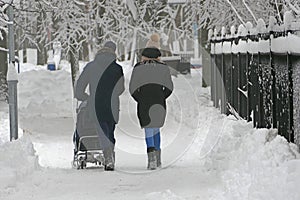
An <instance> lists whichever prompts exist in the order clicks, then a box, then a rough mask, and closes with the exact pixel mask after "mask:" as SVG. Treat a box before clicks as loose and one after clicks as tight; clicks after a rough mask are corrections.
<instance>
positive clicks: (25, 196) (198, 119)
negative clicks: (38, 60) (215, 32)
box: [0, 72, 300, 200]
mask: <svg viewBox="0 0 300 200" xmlns="http://www.w3.org/2000/svg"><path fill="white" fill-rule="evenodd" d="M54 75H55V74H54ZM66 75H68V74H64V73H63V72H61V73H60V74H59V76H61V77H60V78H61V80H65V79H66V77H65V76H66ZM24 76H31V79H32V77H37V78H36V80H34V81H36V83H37V82H40V81H41V80H47V82H49V81H51V80H52V79H54V78H53V77H52V76H53V74H52V73H49V72H30V73H29V74H25V75H24ZM38 77H39V78H38ZM55 77H57V76H55ZM25 78H26V79H25ZM25 78H24V79H23V80H21V81H20V82H21V83H22V81H23V82H24V81H25V82H24V83H23V85H21V87H20V88H21V96H22V97H23V99H24V101H23V103H22V106H23V107H21V111H22V112H20V126H21V127H22V128H23V129H24V130H25V135H26V136H27V135H29V137H30V139H31V141H32V142H33V144H34V148H35V150H36V155H38V157H39V164H40V165H41V167H40V168H39V169H37V170H36V169H35V167H34V156H33V153H30V152H31V148H30V144H31V143H30V141H27V140H26V137H24V138H25V139H24V140H22V139H20V140H18V141H19V142H20V143H18V142H14V143H11V144H10V143H4V145H3V146H1V149H0V152H2V154H0V168H1V170H0V177H1V178H2V177H4V178H5V180H4V181H3V179H2V180H1V179H0V199H1V200H2V199H3V200H17V199H22V200H40V199H44V200H70V199H78V200H86V199H89V200H94V199H95V200H96V199H108V200H109V199H111V200H115V199H122V200H123V199H124V200H132V199H133V200H134V199H146V200H154V199H155V200H157V199H161V200H195V199H201V200H206V199H210V200H241V199H259V200H264V199H274V200H281V199H288V200H298V199H299V198H300V192H298V190H297V187H298V185H299V183H300V182H299V180H300V161H299V159H297V158H299V153H298V152H297V151H296V147H295V145H293V144H288V143H287V142H286V140H284V139H283V138H282V137H280V136H277V137H276V134H274V133H275V132H274V131H272V130H266V129H261V130H255V129H253V128H252V124H251V123H247V122H245V121H236V120H235V119H234V117H232V116H229V117H226V116H224V115H221V114H220V112H219V111H218V110H217V109H215V108H213V107H212V105H211V102H210V96H209V92H208V91H209V90H208V89H203V88H201V87H200V85H201V83H200V82H201V76H200V74H197V73H193V74H192V77H184V76H179V77H177V78H174V83H175V91H174V93H173V94H172V96H171V97H170V99H169V100H168V102H167V104H168V115H167V120H166V124H165V126H164V127H163V129H162V161H163V169H161V170H156V171H147V170H145V168H146V152H145V151H146V150H145V148H146V147H145V142H144V137H143V131H142V130H141V129H140V127H139V125H138V121H137V117H136V113H135V112H136V110H135V102H134V101H133V100H132V98H131V97H130V96H129V94H128V92H125V93H124V94H123V95H122V97H121V113H120V123H119V124H118V126H117V129H116V139H117V143H116V170H115V171H113V172H106V171H104V170H103V168H99V167H98V168H95V167H92V166H90V168H88V169H86V170H75V169H72V168H71V160H72V154H73V153H72V152H73V144H72V134H73V130H74V128H73V118H72V117H71V114H70V112H68V109H67V106H68V105H69V104H70V101H69V100H68V99H67V97H66V94H67V93H66V91H68V90H67V87H66V86H65V87H66V88H65V89H61V88H59V86H54V87H52V88H47V89H49V90H50V89H51V90H53V91H50V95H48V96H47V93H45V94H40V93H41V92H42V91H43V89H41V91H39V90H38V89H37V88H35V90H32V89H31V87H34V84H33V83H32V82H34V81H30V82H29V83H27V82H26V80H30V79H29V77H25ZM38 79H41V80H38ZM59 80H60V79H59ZM59 80H55V81H54V82H53V83H52V84H54V83H56V82H58V83H57V84H58V85H61V84H62V82H60V81H59ZM127 81H128V80H127ZM30 84H32V85H31V86H30ZM126 85H128V83H126ZM44 86H45V87H49V86H48V84H45V85H44ZM57 88H59V89H60V90H57ZM32 93H34V94H40V95H41V96H42V95H44V96H46V97H43V98H41V97H39V98H41V99H37V100H36V101H32V99H30V97H31V96H32ZM53 94H55V95H56V96H53ZM26 98H27V99H26ZM51 98H52V99H51ZM53 99H54V100H53ZM57 100H58V101H59V100H61V101H60V103H59V104H55V102H56V101H57ZM53 105H54V107H51V106H53ZM3 107H4V108H3ZM51 111H53V112H52V113H51ZM67 112H68V113H69V114H68V115H66V116H65V113H67ZM3 113H4V115H6V114H7V109H6V108H5V106H2V105H0V118H1V119H3V118H2V114H3ZM5 113H6V114H5ZM47 113H48V115H47ZM57 113H58V114H57ZM55 114H56V115H57V116H56V115H55ZM4 119H5V117H4ZM5 121H6V122H7V119H5ZM1 128H2V129H3V126H2V125H1ZM5 128H6V127H5V126H4V129H5ZM0 136H1V137H0V139H1V138H3V135H1V134H0ZM0 142H1V140H0ZM22 142H23V143H25V147H23V146H24V145H23V143H22ZM26 145H27V146H26ZM28 146H29V147H28ZM5 149H8V151H12V153H13V154H12V155H13V156H10V155H9V154H7V155H6V152H7V151H6V150H5ZM24 149H25V151H26V152H24V156H23V155H20V153H19V152H20V151H23V150H24ZM1 150H2V151H1ZM27 151H28V152H27ZM22 156H23V157H24V160H23V158H21V157H22ZM13 159H18V160H13ZM2 160H4V161H5V162H6V163H5V164H6V165H7V166H4V165H2V166H1V164H4V163H3V162H1V161H2ZM15 161H16V163H14V162H15ZM22 162H24V163H25V165H26V164H29V165H30V166H29V167H28V166H22ZM31 165H32V166H31ZM19 167H20V169H19ZM2 168H3V169H4V170H2ZM6 172H7V173H9V174H7V175H6V174H5V173H6ZM6 181H9V183H6Z"/></svg>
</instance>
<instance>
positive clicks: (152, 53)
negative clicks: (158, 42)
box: [142, 47, 161, 58]
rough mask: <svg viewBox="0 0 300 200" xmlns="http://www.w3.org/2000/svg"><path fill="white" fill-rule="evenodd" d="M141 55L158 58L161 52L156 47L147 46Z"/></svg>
mask: <svg viewBox="0 0 300 200" xmlns="http://www.w3.org/2000/svg"><path fill="white" fill-rule="evenodd" d="M142 56H144V57H147V58H158V57H161V52H160V50H159V49H158V48H155V47H147V48H145V49H144V50H143V51H142Z"/></svg>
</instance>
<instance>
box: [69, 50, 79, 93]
mask: <svg viewBox="0 0 300 200" xmlns="http://www.w3.org/2000/svg"><path fill="white" fill-rule="evenodd" d="M70 48H71V50H70V51H69V57H70V63H71V76H72V84H73V87H74V84H75V80H76V77H77V75H79V52H78V51H76V48H75V47H73V46H71V47H70Z"/></svg>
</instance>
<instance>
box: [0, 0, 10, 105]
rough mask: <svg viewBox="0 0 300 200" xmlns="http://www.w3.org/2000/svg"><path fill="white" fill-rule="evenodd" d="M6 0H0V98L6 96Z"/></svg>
mask: <svg viewBox="0 0 300 200" xmlns="http://www.w3.org/2000/svg"><path fill="white" fill-rule="evenodd" d="M8 3H9V2H7V1H0V61H1V64H0V100H3V99H5V98H6V96H7V81H6V73H7V43H6V37H7V23H8V17H7V15H6V10H7V6H8Z"/></svg>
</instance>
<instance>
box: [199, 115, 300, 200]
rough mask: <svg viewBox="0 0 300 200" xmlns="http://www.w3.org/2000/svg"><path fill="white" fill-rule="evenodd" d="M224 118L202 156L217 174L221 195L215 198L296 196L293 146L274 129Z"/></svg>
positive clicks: (298, 171)
mask: <svg viewBox="0 0 300 200" xmlns="http://www.w3.org/2000/svg"><path fill="white" fill-rule="evenodd" d="M251 127H252V124H251V123H246V122H244V121H238V122H236V121H233V120H232V119H231V117H227V119H225V122H224V127H223V132H222V134H221V135H219V137H220V138H219V139H218V143H217V145H216V146H215V147H214V148H213V149H212V151H211V153H210V154H209V155H208V156H207V157H206V159H205V165H204V166H205V167H206V169H207V170H209V171H211V170H213V171H216V172H217V173H218V174H220V176H221V178H222V181H223V182H224V184H225V188H226V189H225V191H224V194H223V195H222V196H223V197H220V196H218V197H216V199H230V200H234V199H274V200H275V199H278V200H280V199H300V193H299V192H298V190H297V189H296V186H297V185H299V184H300V179H299V177H300V160H296V159H297V158H299V153H298V152H297V147H296V146H295V145H294V144H291V143H288V142H287V141H286V140H285V139H284V138H283V137H281V136H278V135H277V131H276V130H268V129H253V128H251Z"/></svg>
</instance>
